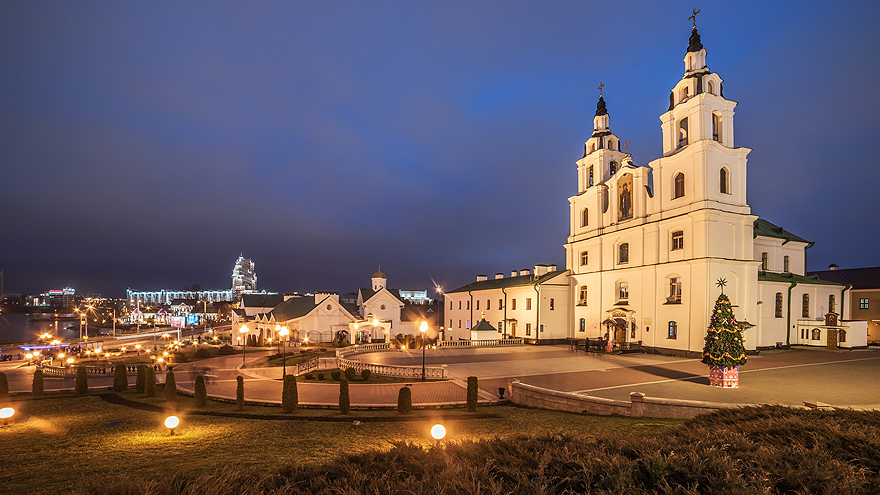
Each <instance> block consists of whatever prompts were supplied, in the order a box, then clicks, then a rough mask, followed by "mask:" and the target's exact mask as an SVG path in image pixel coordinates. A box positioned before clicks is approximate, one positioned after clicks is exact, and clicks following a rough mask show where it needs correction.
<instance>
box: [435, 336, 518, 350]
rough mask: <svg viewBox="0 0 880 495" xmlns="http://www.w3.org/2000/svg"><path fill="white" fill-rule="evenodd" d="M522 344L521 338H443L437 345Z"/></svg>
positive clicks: (483, 345)
mask: <svg viewBox="0 0 880 495" xmlns="http://www.w3.org/2000/svg"><path fill="white" fill-rule="evenodd" d="M517 345H523V339H520V338H516V339H484V340H444V341H441V342H440V345H439V347H441V348H443V347H509V346H517Z"/></svg>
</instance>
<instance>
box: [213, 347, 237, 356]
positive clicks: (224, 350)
mask: <svg viewBox="0 0 880 495" xmlns="http://www.w3.org/2000/svg"><path fill="white" fill-rule="evenodd" d="M217 353H219V354H220V355H221V356H229V355H232V354H235V348H234V347H232V346H231V345H229V344H224V345H222V346H220V348H219V349H217Z"/></svg>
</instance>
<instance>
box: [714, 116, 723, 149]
mask: <svg viewBox="0 0 880 495" xmlns="http://www.w3.org/2000/svg"><path fill="white" fill-rule="evenodd" d="M712 139H714V140H715V141H718V142H719V143H720V142H721V116H720V115H718V114H717V113H713V114H712Z"/></svg>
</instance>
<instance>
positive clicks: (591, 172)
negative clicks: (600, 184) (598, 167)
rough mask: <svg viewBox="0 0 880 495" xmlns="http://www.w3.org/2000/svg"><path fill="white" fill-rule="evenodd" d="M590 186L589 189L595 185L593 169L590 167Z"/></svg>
mask: <svg viewBox="0 0 880 495" xmlns="http://www.w3.org/2000/svg"><path fill="white" fill-rule="evenodd" d="M589 184H590V186H588V187H591V186H592V185H593V167H590V182H589Z"/></svg>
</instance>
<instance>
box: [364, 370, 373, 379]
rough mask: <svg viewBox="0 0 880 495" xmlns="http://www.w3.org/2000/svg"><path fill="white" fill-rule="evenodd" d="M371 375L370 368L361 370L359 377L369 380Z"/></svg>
mask: <svg viewBox="0 0 880 495" xmlns="http://www.w3.org/2000/svg"><path fill="white" fill-rule="evenodd" d="M371 376H373V372H372V371H370V370H363V371H361V378H362V379H363V380H364V381H367V380H369V379H370V377H371Z"/></svg>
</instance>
